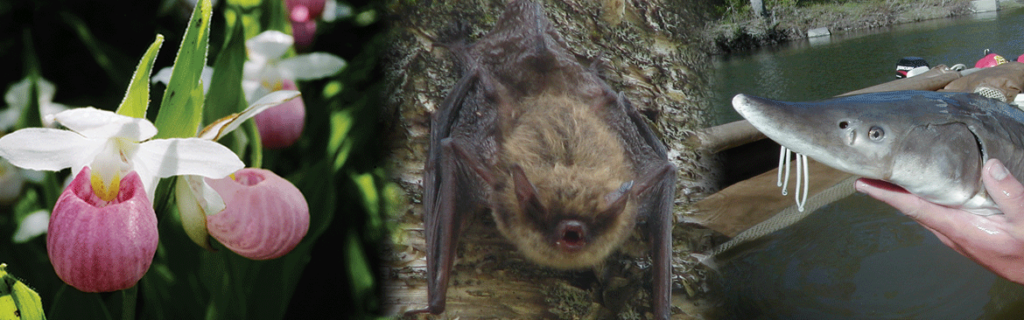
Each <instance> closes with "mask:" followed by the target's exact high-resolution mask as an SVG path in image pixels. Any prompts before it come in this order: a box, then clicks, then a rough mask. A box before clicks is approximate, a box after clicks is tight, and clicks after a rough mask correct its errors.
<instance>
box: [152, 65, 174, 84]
mask: <svg viewBox="0 0 1024 320" xmlns="http://www.w3.org/2000/svg"><path fill="white" fill-rule="evenodd" d="M171 71H174V68H171V67H164V68H163V69H160V71H158V72H157V73H156V74H154V75H153V76H152V77H149V82H150V83H157V82H159V83H163V84H164V85H167V84H168V83H171Z"/></svg>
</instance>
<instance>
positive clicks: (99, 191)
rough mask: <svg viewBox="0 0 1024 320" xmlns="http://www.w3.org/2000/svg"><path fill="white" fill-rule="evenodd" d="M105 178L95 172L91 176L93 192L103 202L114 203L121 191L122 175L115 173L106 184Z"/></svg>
mask: <svg viewBox="0 0 1024 320" xmlns="http://www.w3.org/2000/svg"><path fill="white" fill-rule="evenodd" d="M103 180H104V179H103V177H101V176H100V175H99V174H97V173H96V171H93V172H91V173H90V175H89V182H90V183H92V192H93V193H94V194H96V196H97V197H99V198H100V199H103V201H114V198H117V192H118V191H119V190H121V173H120V172H117V173H114V176H113V177H112V178H111V179H110V181H109V182H104V181H103Z"/></svg>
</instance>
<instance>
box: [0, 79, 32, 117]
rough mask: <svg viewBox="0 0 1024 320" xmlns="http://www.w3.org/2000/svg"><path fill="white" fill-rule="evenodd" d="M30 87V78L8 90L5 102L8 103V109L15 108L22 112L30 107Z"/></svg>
mask: <svg viewBox="0 0 1024 320" xmlns="http://www.w3.org/2000/svg"><path fill="white" fill-rule="evenodd" d="M28 86H29V82H28V78H25V79H22V80H21V81H18V82H16V83H15V84H13V85H11V88H10V89H7V93H5V94H4V101H5V102H7V107H8V108H15V109H18V110H19V111H20V110H21V109H22V108H25V106H26V105H28Z"/></svg>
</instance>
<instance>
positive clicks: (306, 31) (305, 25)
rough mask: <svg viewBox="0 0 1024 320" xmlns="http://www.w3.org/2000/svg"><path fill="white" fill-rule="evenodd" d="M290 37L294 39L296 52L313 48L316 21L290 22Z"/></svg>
mask: <svg viewBox="0 0 1024 320" xmlns="http://www.w3.org/2000/svg"><path fill="white" fill-rule="evenodd" d="M292 37H293V38H294V39H295V50H296V51H298V52H306V51H309V47H311V46H313V40H314V38H315V37H316V20H310V21H304V22H299V21H292Z"/></svg>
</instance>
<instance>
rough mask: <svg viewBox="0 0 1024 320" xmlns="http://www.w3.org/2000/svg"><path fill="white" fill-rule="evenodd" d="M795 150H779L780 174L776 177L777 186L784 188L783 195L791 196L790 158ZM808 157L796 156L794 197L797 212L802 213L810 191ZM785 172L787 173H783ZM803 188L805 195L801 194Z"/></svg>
mask: <svg viewBox="0 0 1024 320" xmlns="http://www.w3.org/2000/svg"><path fill="white" fill-rule="evenodd" d="M793 153H794V152H793V150H790V149H789V148H786V147H784V146H783V147H780V148H779V172H778V174H777V175H776V181H775V185H776V186H779V187H782V195H784V196H785V195H789V191H788V190H787V189H789V166H790V162H791V160H790V156H791V155H792V154H793ZM807 167H808V163H807V156H805V155H802V154H799V153H797V154H796V168H795V170H796V190H794V192H795V193H794V194H793V196H794V197H795V198H796V205H797V210H799V211H800V212H803V211H804V204H806V203H807V192H808V189H810V185H811V179H810V174H809V173H810V172H808V169H807ZM783 171H785V172H783ZM801 187H803V192H802V193H803V194H801V189H800V188H801Z"/></svg>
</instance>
